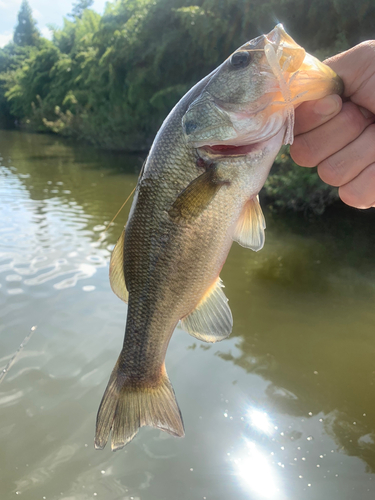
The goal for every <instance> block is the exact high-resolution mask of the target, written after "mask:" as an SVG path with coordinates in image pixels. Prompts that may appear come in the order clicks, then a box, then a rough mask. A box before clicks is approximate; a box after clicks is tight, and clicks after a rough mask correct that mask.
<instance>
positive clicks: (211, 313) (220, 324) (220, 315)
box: [181, 278, 233, 342]
mask: <svg viewBox="0 0 375 500" xmlns="http://www.w3.org/2000/svg"><path fill="white" fill-rule="evenodd" d="M223 286H224V285H223V282H222V281H221V279H220V278H217V280H216V281H215V283H214V284H213V285H212V286H211V287H210V288H209V289H208V290H207V292H206V294H205V295H204V297H203V299H202V300H201V301H200V302H199V304H198V305H197V307H196V308H195V309H194V311H192V312H191V313H190V314H189V315H188V316H185V318H183V319H182V320H181V326H182V328H183V329H184V330H186V331H187V332H188V333H190V335H192V336H193V337H196V338H197V339H199V340H203V341H204V342H218V341H219V340H223V339H225V338H226V337H228V335H230V333H231V331H232V326H233V318H232V313H231V310H230V308H229V306H228V299H227V298H226V296H225V294H224V292H223V290H222V288H223Z"/></svg>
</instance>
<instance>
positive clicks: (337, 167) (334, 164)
mask: <svg viewBox="0 0 375 500" xmlns="http://www.w3.org/2000/svg"><path fill="white" fill-rule="evenodd" d="M344 167H345V160H342V159H339V158H337V157H335V155H333V156H329V157H328V158H326V159H325V160H324V161H322V162H321V163H319V165H318V174H319V177H320V178H321V179H322V181H324V182H326V183H327V184H330V185H331V186H341V184H343V172H344Z"/></svg>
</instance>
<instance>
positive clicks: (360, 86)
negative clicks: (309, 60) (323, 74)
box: [324, 40, 375, 113]
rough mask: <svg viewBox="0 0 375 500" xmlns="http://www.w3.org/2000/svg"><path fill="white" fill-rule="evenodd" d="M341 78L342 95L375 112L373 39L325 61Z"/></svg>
mask: <svg viewBox="0 0 375 500" xmlns="http://www.w3.org/2000/svg"><path fill="white" fill-rule="evenodd" d="M324 62H325V64H327V65H328V66H330V67H331V68H332V69H333V70H334V71H335V72H336V73H337V74H338V75H339V76H340V77H341V78H342V80H343V82H344V86H345V91H344V96H345V97H347V98H350V100H351V101H352V102H354V103H355V104H358V105H359V106H362V107H364V108H366V109H368V110H370V111H371V112H372V113H375V93H374V88H375V40H368V41H366V42H362V43H360V44H359V45H356V46H355V47H353V48H351V49H349V50H347V51H346V52H342V53H341V54H337V55H335V56H333V57H331V58H329V59H327V60H326V61H324Z"/></svg>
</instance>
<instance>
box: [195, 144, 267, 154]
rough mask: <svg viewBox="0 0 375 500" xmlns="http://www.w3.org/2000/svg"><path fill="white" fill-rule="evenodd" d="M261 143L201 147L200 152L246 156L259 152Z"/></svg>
mask: <svg viewBox="0 0 375 500" xmlns="http://www.w3.org/2000/svg"><path fill="white" fill-rule="evenodd" d="M261 144H262V143H261V142H255V143H252V144H244V145H242V146H233V145H231V144H217V145H216V146H202V147H201V148H199V150H200V151H202V152H204V153H208V154H209V155H210V156H211V155H219V156H246V155H248V154H250V153H252V152H253V151H256V150H259V149H260V146H261Z"/></svg>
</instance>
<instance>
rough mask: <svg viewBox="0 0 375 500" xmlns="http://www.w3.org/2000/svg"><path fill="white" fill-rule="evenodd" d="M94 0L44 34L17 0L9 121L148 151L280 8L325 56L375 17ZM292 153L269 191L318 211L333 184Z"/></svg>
mask: <svg viewBox="0 0 375 500" xmlns="http://www.w3.org/2000/svg"><path fill="white" fill-rule="evenodd" d="M91 5H92V0H77V1H76V2H75V3H74V5H73V10H72V13H71V14H70V15H69V16H68V17H69V18H65V19H64V24H63V27H62V28H61V29H60V28H53V41H52V42H49V41H48V40H45V39H43V38H38V35H37V30H36V28H35V23H34V21H33V20H32V15H31V10H30V8H29V6H28V5H27V3H26V2H23V3H22V6H21V10H20V13H19V19H25V20H26V19H27V22H25V23H23V22H21V21H19V23H18V26H17V28H16V31H15V38H14V40H15V43H14V44H9V45H8V46H6V47H4V48H3V49H0V113H1V114H2V116H3V122H4V120H5V121H7V122H10V121H14V120H17V121H18V122H19V123H22V124H23V125H24V126H28V127H29V128H31V129H33V130H39V131H51V132H54V133H59V134H63V135H67V136H71V137H76V138H79V139H83V140H86V141H88V142H91V143H93V144H96V145H98V146H102V147H107V148H112V149H123V150H128V151H138V150H143V151H144V150H147V148H148V147H149V146H150V144H151V142H152V139H153V137H154V135H155V133H156V131H157V129H158V127H159V126H160V124H161V123H162V121H163V119H164V118H165V117H166V115H167V114H168V112H169V111H170V109H171V108H172V107H173V106H174V104H175V103H176V102H177V101H178V100H179V99H180V97H182V95H183V94H184V93H185V92H186V91H187V90H188V89H189V88H190V87H191V86H192V85H193V84H194V83H196V82H197V81H198V80H200V79H201V78H202V77H203V76H205V75H206V74H208V73H209V72H210V71H212V70H213V69H214V68H215V67H216V66H217V65H218V64H220V63H221V62H222V61H223V60H224V59H225V58H226V57H228V56H229V55H230V53H231V52H232V51H233V50H235V49H236V48H237V47H238V46H239V45H241V44H243V43H244V42H246V41H247V40H249V39H251V38H254V37H255V36H258V35H259V34H260V33H264V32H267V31H269V30H270V29H272V27H273V26H274V25H275V22H276V20H277V19H279V20H282V21H283V22H284V24H285V27H286V29H287V31H288V32H290V33H291V34H292V36H293V37H294V38H295V39H296V40H297V41H298V42H299V43H300V44H301V45H303V46H304V47H305V48H306V49H307V50H308V51H309V52H315V53H318V54H319V56H320V57H323V56H324V57H325V56H328V55H332V54H334V53H336V52H337V51H339V50H345V49H346V48H348V47H349V46H352V45H354V44H356V43H358V42H359V41H361V40H363V39H364V38H368V37H371V36H373V29H374V24H373V19H374V18H375V3H374V2H370V1H368V0H357V1H356V2H354V0H316V1H314V2H311V0H264V1H263V2H259V0H194V2H193V1H192V0H117V1H116V0H114V1H112V2H108V3H107V5H106V9H105V12H104V14H103V16H99V15H98V14H97V13H95V12H94V11H92V10H90V8H89V7H90V6H91ZM26 27H27V29H26ZM27 33H29V34H30V33H31V35H30V36H29V35H27ZM287 158H289V157H285V158H281V157H279V159H278V161H277V165H278V166H277V168H276V169H274V173H273V174H272V176H271V178H270V180H269V181H268V183H267V186H266V194H267V196H268V198H269V199H271V197H273V199H274V200H275V202H274V206H275V207H280V206H283V207H288V208H292V209H294V210H296V209H304V207H306V206H307V205H309V206H312V207H313V209H314V210H315V211H321V210H322V207H323V206H324V205H325V204H327V203H329V202H331V200H332V199H334V195H333V194H332V190H331V191H330V188H325V187H324V185H323V184H320V183H319V181H318V178H317V176H316V173H313V172H312V171H310V170H304V169H301V168H297V167H293V165H292V163H291V160H288V159H287ZM301 190H302V191H301ZM291 192H293V195H290V193H291Z"/></svg>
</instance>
